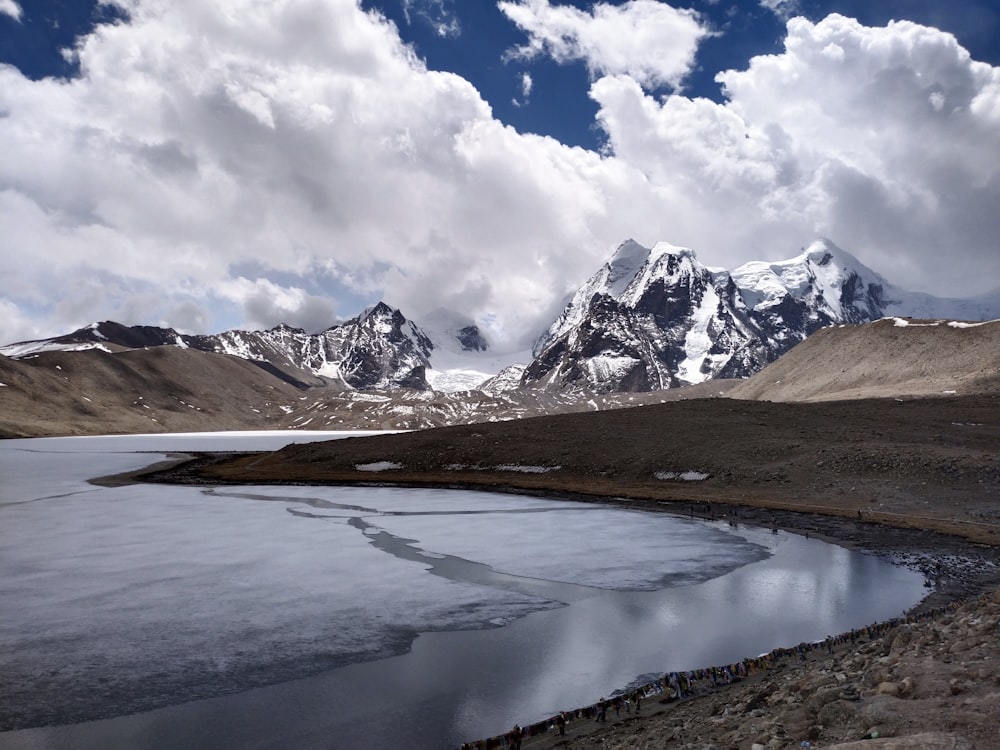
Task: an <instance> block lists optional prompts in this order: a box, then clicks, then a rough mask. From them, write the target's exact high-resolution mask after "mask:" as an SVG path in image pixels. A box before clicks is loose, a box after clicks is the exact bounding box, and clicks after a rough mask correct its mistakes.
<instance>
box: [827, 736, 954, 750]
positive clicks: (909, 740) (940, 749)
mask: <svg viewBox="0 0 1000 750" xmlns="http://www.w3.org/2000/svg"><path fill="white" fill-rule="evenodd" d="M970 748H971V745H970V744H969V742H968V740H966V739H965V738H964V737H959V736H956V735H951V734H943V733H941V732H925V733H923V734H911V735H910V736H908V737H879V738H878V739H875V740H872V739H868V740H860V741H858V742H844V743H841V744H839V745H830V746H829V747H827V750H970Z"/></svg>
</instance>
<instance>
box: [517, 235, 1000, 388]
mask: <svg viewBox="0 0 1000 750" xmlns="http://www.w3.org/2000/svg"><path fill="white" fill-rule="evenodd" d="M886 316H901V317H925V318H927V317H929V318H953V319H972V320H985V319H990V318H997V317H1000V295H986V296H983V297H979V298H976V299H973V300H953V299H943V298H938V297H933V296H931V295H928V294H919V293H913V292H907V291H905V290H902V289H899V288H897V287H894V286H893V285H891V284H890V283H889V282H888V281H886V280H885V279H884V278H882V277H881V276H880V275H878V274H877V273H875V272H874V271H872V270H871V269H869V268H867V267H865V266H864V265H863V264H862V263H861V262H860V261H858V260H857V258H854V257H853V256H852V255H850V254H849V253H847V252H845V251H844V250H841V249H840V248H838V247H837V246H836V245H834V244H833V243H832V242H830V241H829V240H819V241H817V242H815V243H813V244H812V245H810V246H809V247H808V248H806V249H805V250H803V252H802V253H801V254H800V255H798V256H797V257H795V258H791V259H789V260H785V261H779V262H774V263H768V262H751V263H747V264H745V265H743V266H740V267H739V268H737V269H736V270H735V271H733V272H732V273H730V272H728V271H725V270H722V269H709V268H707V267H705V266H703V265H702V264H701V263H700V262H699V261H698V260H697V258H696V257H695V254H694V252H693V251H692V250H690V249H688V248H681V247H676V246H673V245H670V244H668V243H658V244H657V245H655V246H654V247H652V248H645V247H643V246H641V245H639V244H638V243H637V242H635V241H633V240H629V241H627V242H625V243H623V244H622V245H621V246H619V248H618V249H617V250H616V251H615V253H614V254H613V255H612V257H611V259H610V260H609V261H608V262H607V263H605V264H604V266H602V267H601V269H600V270H598V271H597V273H595V274H594V275H593V276H592V277H591V278H590V279H589V280H588V281H587V282H585V283H584V284H583V285H582V286H581V287H580V288H579V290H577V292H576V293H575V294H574V295H573V297H572V299H571V300H570V302H569V303H568V304H567V306H566V308H565V309H564V310H563V312H562V313H561V314H560V315H559V317H558V318H557V319H556V320H555V322H553V324H552V325H551V326H550V327H549V329H548V330H547V331H546V332H545V333H544V334H543V335H542V336H541V337H540V338H539V339H538V341H537V343H536V345H535V349H534V352H533V353H534V360H533V361H532V362H531V364H530V365H528V367H527V368H526V370H525V372H524V376H523V378H522V384H531V385H545V386H555V387H576V388H585V389H588V390H595V391H598V392H609V391H632V390H637V391H642V390H651V389H658V388H668V387H672V386H676V385H683V384H690V383H700V382H703V381H705V380H709V379H711V378H732V377H747V376H749V375H752V374H753V373H755V372H756V371H757V370H759V369H760V368H761V367H762V366H763V365H765V364H767V363H768V362H770V361H772V360H774V359H776V358H777V357H779V356H780V355H781V354H783V353H784V352H785V351H787V350H788V349H790V348H791V347H792V346H794V345H795V344H797V343H798V342H799V341H802V340H803V339H804V338H805V337H806V336H808V335H809V334H810V333H812V332H813V331H815V330H817V329H819V328H822V327H824V326H829V325H834V324H842V323H852V324H853V323H865V322H869V321H873V320H878V319H879V318H882V317H886Z"/></svg>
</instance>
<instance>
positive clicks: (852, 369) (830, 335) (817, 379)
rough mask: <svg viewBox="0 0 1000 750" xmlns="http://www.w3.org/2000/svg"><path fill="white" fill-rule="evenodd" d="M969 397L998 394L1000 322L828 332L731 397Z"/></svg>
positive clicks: (891, 321)
mask: <svg viewBox="0 0 1000 750" xmlns="http://www.w3.org/2000/svg"><path fill="white" fill-rule="evenodd" d="M970 393H1000V320H995V321H991V322H988V323H956V322H946V321H917V320H903V319H900V318H888V319H885V320H880V321H877V322H875V323H869V324H867V325H863V326H839V327H836V328H823V329H821V330H819V331H817V332H816V333H814V334H813V335H812V336H810V337H809V338H808V339H806V340H805V341H803V342H802V343H801V344H799V345H798V346H796V347H795V348H793V349H792V350H791V351H789V352H788V353H787V354H785V355H784V356H783V357H781V358H780V359H779V360H777V361H776V362H773V363H772V364H770V365H769V366H767V367H765V368H764V369H763V370H761V371H760V372H759V373H757V374H756V375H754V376H753V377H752V378H750V379H749V380H747V381H744V382H743V383H741V384H740V385H738V386H736V387H735V388H734V389H733V390H732V391H730V392H729V395H730V396H731V397H732V398H744V399H760V400H767V401H833V400H838V399H856V398H884V397H892V396H934V395H942V394H958V395H963V394H970Z"/></svg>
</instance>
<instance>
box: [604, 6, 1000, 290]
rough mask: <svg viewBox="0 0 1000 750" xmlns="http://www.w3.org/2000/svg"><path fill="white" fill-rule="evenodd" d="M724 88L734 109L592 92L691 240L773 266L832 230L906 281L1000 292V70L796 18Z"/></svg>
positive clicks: (629, 87)
mask: <svg viewBox="0 0 1000 750" xmlns="http://www.w3.org/2000/svg"><path fill="white" fill-rule="evenodd" d="M718 80H719V81H720V82H721V83H722V84H723V86H724V92H725V94H726V96H727V97H728V102H726V103H725V104H721V105H720V104H715V103H712V102H708V101H705V100H694V101H692V100H688V99H685V98H683V97H670V98H668V99H667V100H665V101H656V100H654V99H652V98H650V97H648V96H646V95H644V94H643V92H642V91H641V90H640V89H639V88H638V86H637V85H636V84H635V83H634V82H633V81H631V80H629V79H627V78H623V77H616V78H605V79H602V80H599V81H597V82H596V83H595V84H594V86H593V88H592V96H593V97H594V98H595V99H596V100H597V101H598V102H599V104H600V105H601V111H600V115H599V117H600V121H601V123H602V125H603V127H604V128H605V129H606V131H607V133H608V137H609V142H610V146H611V149H612V151H613V152H614V154H615V155H616V157H617V158H620V159H622V160H624V161H627V162H629V163H632V164H636V165H638V164H643V169H644V171H645V173H646V174H647V176H648V177H649V179H650V181H651V182H653V183H655V184H657V185H660V186H661V187H663V188H664V189H667V190H669V191H670V193H671V194H672V195H673V196H674V199H675V200H676V201H678V203H677V205H678V206H679V207H683V211H680V210H679V211H678V213H680V214H682V216H683V219H682V222H683V229H682V231H683V232H684V233H685V234H687V235H688V236H690V237H691V238H693V239H697V240H701V242H702V243H703V244H704V245H705V246H711V245H713V244H715V243H720V244H722V243H725V242H726V237H725V235H726V234H729V236H730V238H731V241H732V240H734V239H735V240H736V241H737V242H739V241H742V242H744V243H747V244H751V245H755V246H756V247H757V248H759V249H757V250H756V252H757V253H758V254H759V255H761V256H764V255H771V256H772V257H774V255H773V254H774V252H775V251H774V249H773V248H774V246H775V244H781V242H780V241H781V240H782V239H783V240H784V242H786V243H788V242H792V241H793V239H792V238H793V237H794V236H796V235H797V236H800V237H803V236H808V235H810V234H823V235H828V236H830V237H834V238H836V240H837V242H838V243H839V244H841V245H842V246H843V247H846V248H849V249H853V250H854V252H855V253H856V254H858V255H859V256H860V257H861V258H862V260H866V259H867V260H868V262H869V264H871V265H873V266H876V268H877V270H880V271H882V272H883V273H885V275H887V276H888V277H890V278H892V279H894V280H896V281H898V282H899V283H901V284H904V285H910V286H913V287H918V288H924V289H928V290H931V291H935V292H938V293H944V294H957V295H962V294H964V293H971V292H973V291H975V292H983V291H987V290H988V289H989V288H990V287H991V286H992V287H994V288H995V287H996V279H998V278H1000V253H997V252H996V249H995V247H996V246H995V238H996V237H997V236H998V232H1000V220H998V218H997V216H996V214H995V212H994V211H991V210H989V209H987V206H990V205H992V206H998V205H1000V128H998V127H997V125H998V122H1000V121H998V119H997V113H998V102H1000V88H998V84H1000V69H998V68H993V67H991V66H989V65H985V64H982V63H978V62H975V61H973V60H972V59H971V58H970V57H969V54H968V53H967V52H966V51H965V50H964V49H963V48H962V47H961V46H960V45H959V44H958V43H957V41H956V40H955V38H954V37H952V36H951V35H949V34H946V33H944V32H941V31H938V30H936V29H930V28H926V27H923V26H919V25H917V24H914V23H910V22H897V23H891V24H889V25H888V26H887V27H885V28H867V27H864V26H862V25H861V24H860V23H858V22H857V21H855V20H853V19H848V18H845V17H843V16H838V15H831V16H829V17H828V18H826V19H824V20H823V21H821V22H819V23H815V24H814V23H810V22H809V21H807V20H806V19H804V18H796V19H792V20H791V21H790V22H789V24H788V36H787V39H786V42H785V51H784V52H783V53H782V54H779V55H771V56H762V57H757V58H755V59H753V60H752V61H751V64H750V66H749V68H748V69H747V70H743V71H735V70H731V71H727V72H725V73H722V74H720V75H719V76H718ZM713 214H714V215H715V216H716V217H717V218H721V219H724V222H725V228H724V229H723V228H722V227H717V229H722V231H717V232H713V231H712V229H711V228H710V221H711V217H712V215H713ZM734 226H735V227H740V228H739V229H733V227H734ZM699 227H700V229H699ZM713 234H714V235H715V236H712V235H713ZM991 237H992V238H994V239H991ZM775 240H779V242H778V243H776V242H775ZM768 246H770V248H772V249H768ZM786 247H787V245H786Z"/></svg>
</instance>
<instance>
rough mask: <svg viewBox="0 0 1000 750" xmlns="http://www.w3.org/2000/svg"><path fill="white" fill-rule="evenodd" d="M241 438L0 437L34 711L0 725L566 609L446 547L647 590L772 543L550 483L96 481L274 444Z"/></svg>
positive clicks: (22, 651) (5, 646) (5, 691)
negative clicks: (487, 579)
mask: <svg viewBox="0 0 1000 750" xmlns="http://www.w3.org/2000/svg"><path fill="white" fill-rule="evenodd" d="M230 437H231V436H226V437H225V438H219V437H216V438H214V439H213V438H210V437H207V436H204V435H198V436H180V435H176V436H148V437H142V438H137V437H135V436H132V437H115V438H112V437H109V438H87V439H83V438H67V439H46V440H31V441H5V442H4V443H3V444H0V471H2V473H3V476H4V482H3V483H2V486H0V527H2V528H3V531H4V533H3V535H2V536H0V566H2V569H3V571H4V576H3V577H2V578H0V600H2V601H3V602H5V604H6V606H5V607H4V617H3V618H2V619H0V673H2V674H4V680H3V681H2V685H0V705H8V706H15V705H16V706H17V711H18V713H19V715H20V716H21V717H22V719H15V718H12V717H11V716H10V715H8V716H7V717H3V716H0V726H8V727H9V726H12V724H10V723H8V722H12V721H22V720H25V719H24V718H23V717H31V718H29V719H27V720H28V721H30V722H38V721H45V722H50V721H65V720H79V719H82V718H94V717H95V716H99V715H101V712H102V711H108V710H111V709H109V708H107V707H109V706H113V707H115V708H114V710H115V711H116V712H118V713H121V712H123V711H133V710H143V709H146V708H150V707H154V706H157V705H166V704H169V703H177V702H180V701H183V700H188V699H191V698H195V697H201V696H204V695H210V694H218V693H223V692H229V691H234V690H240V689H244V688H246V687H249V686H252V685H257V684H264V683H270V682H275V681H281V680H287V679H292V678H295V677H300V676H303V675H306V674H310V673H315V672H317V671H319V670H322V669H326V668H329V667H332V666H335V665H338V664H342V663H346V662H349V661H357V660H362V659H369V658H375V657H377V656H382V655H387V654H390V653H397V652H399V651H401V650H403V649H405V648H407V647H408V646H409V644H410V642H411V640H412V638H413V637H414V636H415V634H416V633H418V632H425V631H436V630H451V629H463V628H482V627H494V626H496V625H497V624H500V623H506V622H510V621H512V620H513V619H516V618H519V617H523V616H524V615H526V614H527V613H529V612H532V611H537V610H540V609H546V608H550V607H553V606H556V604H555V603H554V602H552V601H550V600H547V599H543V598H538V597H537V596H531V595H527V594H525V593H523V592H521V593H518V592H517V591H512V590H509V589H505V588H502V587H495V586H488V585H476V584H472V583H465V582H458V581H455V580H448V579H446V578H442V577H440V576H431V575H427V572H426V571H427V570H428V569H429V568H430V566H431V565H433V564H434V562H435V560H437V559H440V558H441V557H442V556H454V557H460V558H465V559H467V560H472V561H478V562H481V563H485V564H487V565H489V566H492V567H493V568H494V569H495V570H497V571H501V572H504V573H509V574H513V575H515V576H528V577H532V578H550V579H552V580H556V581H565V582H569V583H576V584H583V585H586V586H600V587H608V588H622V589H648V588H654V587H656V586H658V585H660V584H661V582H662V581H664V580H673V581H675V582H688V581H690V580H695V579H703V578H704V577H705V575H712V574H718V573H719V572H721V571H724V570H728V569H732V568H734V567H737V566H739V565H742V564H745V563H746V562H750V561H752V560H755V559H759V558H760V557H761V556H762V555H764V554H766V552H764V551H763V547H761V546H758V545H753V544H750V543H747V542H745V541H744V540H742V539H740V538H738V537H735V536H733V535H731V534H728V533H726V532H722V531H719V530H715V529H711V528H708V527H704V526H699V525H697V524H689V523H686V522H679V526H675V524H678V522H677V521H672V520H670V519H667V518H665V517H664V518H663V519H662V521H661V520H660V519H655V520H653V521H651V520H650V518H649V517H648V516H642V515H639V514H636V513H631V512H628V511H621V510H615V509H611V508H601V507H597V506H590V505H582V504H576V503H553V502H552V501H546V500H541V499H537V498H522V497H511V496H500V495H484V494H481V493H464V492H460V493H456V492H448V491H438V490H399V489H388V488H336V487H329V488H322V487H319V488H317V487H296V488H277V487H270V488H260V487H254V488H224V489H223V488H218V489H216V490H215V491H213V492H211V493H206V492H205V491H204V490H202V489H200V488H196V487H169V486H162V485H130V486H125V487H116V488H103V487H96V486H93V485H90V484H88V483H87V482H86V479H87V478H88V477H93V476H103V475H108V474H113V473H116V472H121V471H125V470H132V469H136V468H140V467H141V466H144V465H147V464H149V463H152V462H154V461H156V460H158V459H159V458H160V457H159V456H157V455H155V454H153V455H149V454H146V455H140V454H136V453H132V452H128V451H130V450H152V451H184V450H195V449H201V450H205V449H222V448H223V447H225V448H229V449H233V448H236V449H239V448H243V449H261V444H260V442H256V443H255V442H254V440H257V439H258V438H260V437H262V436H259V435H258V436H256V437H251V436H244V437H243V439H242V440H237V441H236V442H233V441H231V440H229V438H230ZM263 437H265V439H267V440H279V441H280V440H283V441H285V442H288V441H289V440H290V439H291V438H299V437H301V436H300V435H298V434H295V435H289V434H288V433H284V434H282V435H279V436H272V437H266V436H263ZM310 437H318V436H310ZM220 439H224V440H227V441H228V442H224V443H222V444H220V442H219V441H220ZM251 446H252V447H251ZM241 493H242V495H243V496H241ZM255 498H256V499H255ZM265 500H266V501H265ZM400 513H405V514H414V513H415V514H417V515H398V514H400ZM394 514H397V515H394ZM361 518H363V519H364V522H365V523H366V524H371V525H373V526H374V527H375V528H378V529H384V530H385V531H386V532H388V533H390V534H393V535H395V536H397V537H403V538H405V539H406V540H413V542H412V544H413V546H414V547H417V548H419V549H420V550H421V551H422V554H420V555H418V558H419V560H418V561H413V560H403V559H399V558H398V557H395V556H392V555H390V554H387V553H386V552H385V551H382V550H380V549H378V548H376V547H375V546H374V545H373V544H372V539H371V537H370V535H368V534H366V533H363V532H362V531H361V530H360V528H359V527H358V526H356V525H351V523H352V519H354V521H355V523H356V522H357V519H361ZM706 569H707V570H708V571H709V573H708V574H705V573H704V572H702V571H704V570H706ZM712 571H714V573H712ZM25 696H27V697H25ZM102 707H103V708H102Z"/></svg>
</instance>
